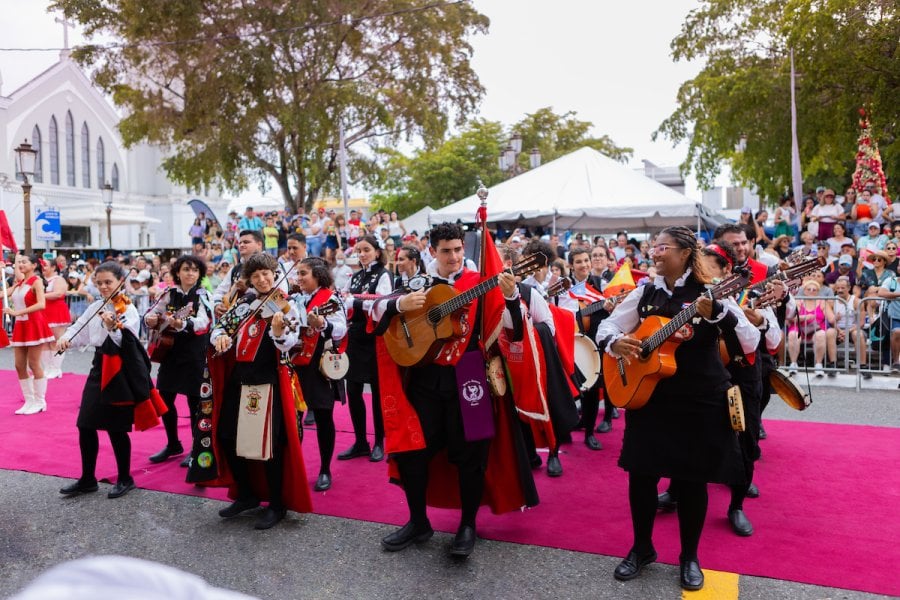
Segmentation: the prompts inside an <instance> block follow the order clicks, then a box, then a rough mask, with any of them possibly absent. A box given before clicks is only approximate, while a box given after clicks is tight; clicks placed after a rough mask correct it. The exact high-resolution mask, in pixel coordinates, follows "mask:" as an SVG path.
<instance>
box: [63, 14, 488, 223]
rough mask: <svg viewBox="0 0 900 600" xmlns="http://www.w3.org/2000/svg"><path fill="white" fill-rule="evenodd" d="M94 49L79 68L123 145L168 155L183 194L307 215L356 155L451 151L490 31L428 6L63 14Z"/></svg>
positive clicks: (472, 102) (473, 100) (474, 18)
mask: <svg viewBox="0 0 900 600" xmlns="http://www.w3.org/2000/svg"><path fill="white" fill-rule="evenodd" d="M51 10H59V11H62V12H64V13H65V14H67V15H68V16H69V17H70V18H74V19H76V20H77V21H78V22H79V23H81V25H83V26H84V28H85V31H86V33H87V34H88V35H93V34H100V33H102V34H107V35H110V36H112V37H113V38H115V39H118V40H121V44H116V45H112V46H107V47H99V46H86V47H82V48H79V49H77V50H76V51H75V52H74V56H75V58H76V59H77V60H79V61H80V62H81V63H82V64H86V65H92V66H93V67H94V72H93V77H94V80H95V82H96V83H97V84H98V85H99V86H100V87H101V88H102V89H104V90H106V91H107V92H109V93H111V94H112V97H113V100H114V101H115V103H116V104H117V105H119V106H120V107H121V108H123V109H124V112H125V113H126V116H125V117H124V119H123V120H122V122H121V123H120V126H119V127H120V131H121V133H122V136H123V140H124V141H125V143H126V144H134V143H136V142H139V141H147V142H150V143H154V144H161V145H163V146H165V147H167V148H168V149H169V150H170V152H171V155H170V158H169V159H168V160H166V162H165V164H164V167H165V169H166V171H167V173H168V175H169V177H170V178H172V179H173V180H175V181H179V182H182V183H185V184H188V185H192V186H197V185H200V184H210V183H212V184H214V185H216V184H218V185H219V186H220V187H224V188H227V189H230V190H232V191H235V192H237V191H240V190H243V189H246V188H247V187H248V186H249V185H250V184H251V183H253V182H257V183H259V184H260V185H264V184H265V182H266V181H269V178H271V180H274V182H275V184H276V185H277V186H278V188H279V190H280V192H281V194H282V196H283V197H284V200H285V204H286V205H287V206H289V207H291V208H296V206H297V205H298V203H306V204H307V205H309V204H310V203H311V202H312V200H313V199H314V198H315V197H316V195H317V193H318V192H319V190H321V189H322V188H323V186H333V185H334V180H335V172H336V170H337V168H338V123H339V121H342V122H343V123H344V126H345V131H346V133H345V137H346V142H347V146H348V147H351V148H352V147H353V146H354V144H357V143H359V142H374V141H376V140H377V141H381V142H382V143H384V142H385V140H387V141H390V142H397V141H399V140H403V139H413V138H415V139H417V140H423V141H424V144H425V145H426V147H429V146H433V145H435V144H437V143H439V141H440V140H442V139H443V137H444V135H445V132H446V130H447V128H448V127H449V126H450V125H451V124H453V123H462V122H464V120H465V118H466V116H467V115H468V114H469V113H471V111H473V110H474V108H475V106H476V105H477V103H478V101H479V99H480V98H481V96H482V94H483V88H482V86H481V84H480V82H479V80H478V77H477V75H476V74H475V72H474V71H473V70H472V68H471V65H470V58H471V55H472V48H471V46H470V45H469V42H468V39H469V37H470V36H471V35H473V34H475V33H479V32H480V33H483V32H486V31H487V27H488V19H487V18H486V17H485V16H483V15H481V14H480V13H478V12H477V11H476V10H474V9H473V8H472V7H471V6H470V4H469V3H467V2H449V1H447V2H443V1H432V2H428V1H427V0H379V1H378V2H371V1H369V0H305V1H303V2H295V1H290V0H257V1H255V2H233V1H231V0H154V1H153V2H147V1H146V0H55V1H54V2H53V3H52V5H51Z"/></svg>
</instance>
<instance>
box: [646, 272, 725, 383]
mask: <svg viewBox="0 0 900 600" xmlns="http://www.w3.org/2000/svg"><path fill="white" fill-rule="evenodd" d="M704 291H705V288H704V286H703V285H702V284H700V283H698V282H697V281H695V280H694V279H693V278H692V277H691V278H689V279H688V280H687V281H686V282H685V283H684V285H682V286H680V287H676V288H675V290H674V291H673V293H672V296H669V295H668V294H666V292H665V291H664V290H662V289H661V288H658V287H656V286H655V285H653V284H652V283H649V284H647V286H646V288H645V289H644V293H643V296H642V297H641V300H640V302H638V315H639V316H640V318H641V321H643V320H644V319H645V318H646V317H649V316H660V317H667V318H670V319H671V318H673V317H674V316H675V315H677V314H678V313H680V312H681V310H682V309H683V308H686V307H687V306H688V305H689V304H690V303H692V302H693V301H694V300H696V299H697V297H698V296H699V295H700V294H701V293H702V292H704ZM683 331H685V332H686V337H685V339H684V341H682V342H681V343H680V344H679V345H678V348H677V349H676V350H675V362H676V364H677V365H678V370H676V371H675V374H674V375H673V376H672V377H669V378H668V379H663V380H662V381H660V383H659V384H658V385H657V387H656V391H655V392H654V395H657V394H665V395H668V396H695V395H710V394H719V393H722V392H724V391H725V390H727V389H728V388H729V387H730V384H729V376H728V371H727V370H726V369H725V366H724V365H723V364H722V359H721V357H720V356H719V330H718V327H716V326H715V325H714V324H711V323H709V322H707V321H706V320H705V319H703V318H702V317H700V316H699V315H698V316H695V317H694V318H693V319H691V320H690V321H688V322H687V324H685V326H684V328H683Z"/></svg>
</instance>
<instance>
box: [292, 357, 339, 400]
mask: <svg viewBox="0 0 900 600" xmlns="http://www.w3.org/2000/svg"><path fill="white" fill-rule="evenodd" d="M294 369H295V370H296V371H297V379H299V380H300V389H301V390H303V400H304V401H306V408H307V409H309V410H330V409H332V408H334V403H335V402H340V401H341V387H343V385H344V382H343V381H332V380H330V379H328V378H327V377H325V376H324V375H322V373H321V372H319V361H318V360H314V361H312V362H310V364H308V365H306V366H303V367H294Z"/></svg>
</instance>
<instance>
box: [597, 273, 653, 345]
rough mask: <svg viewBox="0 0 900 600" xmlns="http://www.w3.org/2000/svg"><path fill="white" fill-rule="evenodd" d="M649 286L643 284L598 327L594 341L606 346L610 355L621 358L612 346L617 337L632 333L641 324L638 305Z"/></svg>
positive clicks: (626, 297)
mask: <svg viewBox="0 0 900 600" xmlns="http://www.w3.org/2000/svg"><path fill="white" fill-rule="evenodd" d="M646 289H647V286H641V287H639V288H638V289H636V290H634V291H633V292H631V293H630V294H628V295H627V296H625V299H624V300H622V301H621V302H620V303H619V304H617V305H616V308H615V309H613V311H612V314H611V315H609V316H608V317H606V318H605V319H603V321H601V322H600V326H599V327H598V328H597V335H596V337H595V339H594V341H596V342H597V345H598V346H599V347H600V348H605V349H606V352H608V353H609V354H610V356H615V357H616V358H619V357H618V355H616V354H615V353H614V352H613V351H612V350H611V349H610V348H611V346H612V344H613V342H615V341H616V340H617V339H619V338H621V337H625V334H627V333H631V332H632V331H634V330H635V329H637V327H638V325H640V324H641V318H640V316H638V312H637V307H638V304H639V303H640V301H641V298H643V297H644V292H645V291H646Z"/></svg>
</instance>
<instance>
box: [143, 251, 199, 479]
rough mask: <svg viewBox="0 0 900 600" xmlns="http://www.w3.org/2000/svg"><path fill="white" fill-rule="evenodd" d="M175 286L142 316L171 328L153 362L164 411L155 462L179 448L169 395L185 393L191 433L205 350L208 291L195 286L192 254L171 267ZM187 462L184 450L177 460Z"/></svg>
mask: <svg viewBox="0 0 900 600" xmlns="http://www.w3.org/2000/svg"><path fill="white" fill-rule="evenodd" d="M172 273H173V279H174V281H175V285H174V286H172V287H170V288H168V289H167V290H166V291H165V292H163V295H162V297H161V298H160V299H159V301H158V302H157V303H156V304H155V305H154V306H153V307H152V308H151V309H150V310H149V311H147V314H146V315H144V323H146V324H147V327H150V328H157V327H160V326H161V325H162V324H163V323H168V325H167V326H168V327H169V328H171V330H172V331H174V332H175V339H174V343H173V345H172V347H171V348H170V349H169V351H168V352H167V354H166V356H165V358H164V359H163V361H162V362H161V363H160V364H159V374H158V375H157V378H156V387H157V389H159V393H160V396H162V399H163V400H164V401H165V402H166V407H167V408H168V409H169V410H168V411H167V412H166V413H165V414H163V416H162V421H163V425H164V426H165V428H166V446H165V448H163V449H162V450H160V451H159V452H157V453H156V454H153V455H152V456H150V462H152V463H160V462H163V461H165V460H167V459H169V458H170V457H172V456H177V455H179V454H182V453H183V452H184V446H182V444H181V440H179V439H178V409H177V408H176V407H175V397H176V396H177V395H178V394H183V395H184V396H186V397H187V403H188V410H189V414H190V419H191V431H194V428H195V426H196V423H197V421H198V420H199V414H200V413H199V410H200V400H201V398H200V386H201V385H202V384H203V371H204V370H205V369H206V348H207V345H208V344H209V327H210V322H211V318H210V317H211V314H212V306H211V303H210V298H209V294H208V292H207V291H206V290H205V289H204V288H203V287H201V286H200V281H201V280H202V279H203V277H205V276H206V264H205V263H204V262H203V261H201V260H199V259H198V258H197V257H195V256H191V255H189V254H185V255H182V256H180V257H179V258H178V260H176V261H175V265H174V266H173V267H172ZM188 305H190V306H191V310H190V316H187V317H184V318H179V319H175V318H173V317H172V315H173V314H174V313H176V312H177V311H179V310H181V309H182V308H184V307H185V306H188ZM189 464H190V454H188V456H187V457H186V458H185V459H184V460H183V461H182V462H181V466H182V467H187V466H188V465H189Z"/></svg>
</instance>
